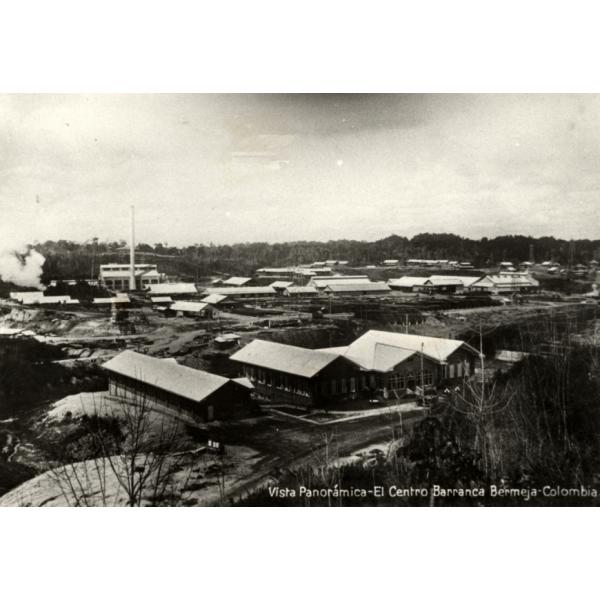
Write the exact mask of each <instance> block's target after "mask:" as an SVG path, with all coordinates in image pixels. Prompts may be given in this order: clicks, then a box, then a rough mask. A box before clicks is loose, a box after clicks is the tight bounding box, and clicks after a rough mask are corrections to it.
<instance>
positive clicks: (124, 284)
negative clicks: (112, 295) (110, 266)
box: [104, 278, 160, 290]
mask: <svg viewBox="0 0 600 600" xmlns="http://www.w3.org/2000/svg"><path fill="white" fill-rule="evenodd" d="M157 283H160V281H159V280H158V279H142V280H141V285H142V286H147V285H154V284H157ZM104 285H105V286H106V287H108V288H110V289H113V290H128V289H129V279H112V278H111V279H104Z"/></svg>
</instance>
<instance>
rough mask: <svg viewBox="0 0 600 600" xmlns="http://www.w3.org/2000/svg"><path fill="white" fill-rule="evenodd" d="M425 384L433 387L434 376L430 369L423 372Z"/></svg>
mask: <svg viewBox="0 0 600 600" xmlns="http://www.w3.org/2000/svg"><path fill="white" fill-rule="evenodd" d="M423 383H424V384H425V385H431V384H432V383H433V375H432V373H431V371H430V370H429V369H425V370H424V371H423Z"/></svg>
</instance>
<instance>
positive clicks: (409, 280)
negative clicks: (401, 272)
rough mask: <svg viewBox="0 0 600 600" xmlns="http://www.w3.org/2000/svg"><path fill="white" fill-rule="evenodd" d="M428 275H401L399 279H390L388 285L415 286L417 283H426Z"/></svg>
mask: <svg viewBox="0 0 600 600" xmlns="http://www.w3.org/2000/svg"><path fill="white" fill-rule="evenodd" d="M428 279H429V278H428V277H399V278H397V279H389V280H388V285H390V286H391V287H414V286H416V285H425V282H426V281H427V280H428Z"/></svg>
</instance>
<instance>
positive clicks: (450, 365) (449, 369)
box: [448, 363, 454, 379]
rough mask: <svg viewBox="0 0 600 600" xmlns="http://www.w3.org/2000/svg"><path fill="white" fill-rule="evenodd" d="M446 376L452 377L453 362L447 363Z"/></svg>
mask: <svg viewBox="0 0 600 600" xmlns="http://www.w3.org/2000/svg"><path fill="white" fill-rule="evenodd" d="M448 377H449V378H450V379H454V363H450V364H449V365H448Z"/></svg>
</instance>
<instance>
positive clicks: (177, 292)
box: [148, 282, 198, 296]
mask: <svg viewBox="0 0 600 600" xmlns="http://www.w3.org/2000/svg"><path fill="white" fill-rule="evenodd" d="M148 294H150V296H195V295H196V294H198V290H197V289H196V286H195V284H193V283H183V282H173V283H156V284H153V285H150V286H148Z"/></svg>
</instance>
